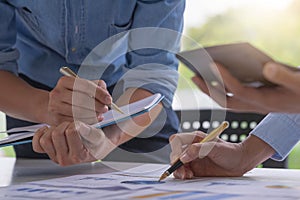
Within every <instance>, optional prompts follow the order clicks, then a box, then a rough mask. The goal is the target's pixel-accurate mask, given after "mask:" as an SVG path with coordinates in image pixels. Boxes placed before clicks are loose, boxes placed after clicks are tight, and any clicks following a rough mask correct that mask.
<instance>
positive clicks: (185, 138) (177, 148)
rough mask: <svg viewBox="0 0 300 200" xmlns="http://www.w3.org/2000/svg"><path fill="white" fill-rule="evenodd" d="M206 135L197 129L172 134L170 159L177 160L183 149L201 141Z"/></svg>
mask: <svg viewBox="0 0 300 200" xmlns="http://www.w3.org/2000/svg"><path fill="white" fill-rule="evenodd" d="M204 137H205V134H204V133H202V132H200V131H195V132H191V133H178V134H175V135H172V136H171V137H170V146H171V150H172V152H171V154H170V160H171V162H173V161H175V160H177V159H178V158H179V156H180V155H181V154H182V152H183V150H184V149H185V148H186V146H187V145H189V144H192V143H195V142H200V141H201V140H202V139H203V138H204Z"/></svg>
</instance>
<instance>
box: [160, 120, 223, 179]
mask: <svg viewBox="0 0 300 200" xmlns="http://www.w3.org/2000/svg"><path fill="white" fill-rule="evenodd" d="M228 125H229V124H228V122H222V124H221V125H220V126H218V127H217V128H216V129H214V130H212V131H211V132H210V133H209V134H208V135H206V137H205V138H204V139H203V140H201V141H200V142H199V143H200V144H203V143H205V142H209V141H212V140H213V139H215V138H217V137H218V136H219V135H220V134H221V133H222V132H223V131H224V130H225V129H226V128H228ZM182 165H184V163H183V162H182V161H181V160H180V158H178V159H177V161H176V162H175V163H174V164H173V165H172V166H171V167H170V168H169V169H167V170H166V171H165V172H164V173H163V174H162V175H161V176H160V178H159V180H158V181H161V180H163V179H165V178H167V177H168V176H170V175H171V174H172V173H173V172H174V171H175V170H176V169H178V168H179V167H181V166H182Z"/></svg>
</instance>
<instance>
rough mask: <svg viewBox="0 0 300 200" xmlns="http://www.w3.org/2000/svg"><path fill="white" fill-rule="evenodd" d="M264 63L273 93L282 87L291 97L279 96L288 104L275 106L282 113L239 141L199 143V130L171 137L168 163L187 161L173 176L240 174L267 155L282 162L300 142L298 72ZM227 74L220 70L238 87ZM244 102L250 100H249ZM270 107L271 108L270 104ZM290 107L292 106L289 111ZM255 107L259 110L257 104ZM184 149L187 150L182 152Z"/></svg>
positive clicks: (266, 157)
mask: <svg viewBox="0 0 300 200" xmlns="http://www.w3.org/2000/svg"><path fill="white" fill-rule="evenodd" d="M267 65H268V66H267V67H266V69H265V70H264V71H269V70H271V73H269V74H268V75H267V76H268V79H269V80H270V81H272V82H275V83H277V84H279V85H278V86H277V88H269V89H270V90H274V91H273V92H274V95H275V91H277V90H282V92H284V93H285V94H286V95H288V96H289V98H290V100H288V99H285V98H282V103H283V104H289V105H279V106H278V107H277V108H274V110H276V111H278V110H279V111H281V113H270V114H268V115H267V116H266V117H265V118H264V119H263V120H262V121H261V122H260V123H259V124H258V125H257V127H255V129H254V130H253V131H252V132H251V133H250V135H249V136H248V137H247V138H246V139H245V140H244V141H243V142H241V143H230V142H225V141H223V140H221V139H218V140H217V141H216V142H207V143H204V144H199V143H198V142H199V141H201V140H202V139H203V137H205V135H204V133H202V132H195V133H181V134H176V135H173V136H171V138H170V142H171V147H172V153H171V155H170V157H171V162H174V161H175V160H176V159H177V158H178V157H180V160H181V161H183V162H184V163H186V164H185V165H184V167H181V168H179V169H178V170H176V171H175V173H174V175H175V177H177V178H180V179H186V178H193V177H200V176H242V175H243V174H244V173H246V172H248V171H249V170H251V169H253V168H254V167H256V166H257V165H258V164H260V163H262V162H263V161H265V160H266V159H268V158H272V159H274V160H279V161H281V160H284V159H285V158H286V157H287V156H288V154H289V153H290V152H291V150H292V149H293V147H294V146H295V145H296V144H297V143H298V142H299V141H300V113H297V112H298V109H299V101H298V102H296V101H295V99H297V98H298V97H299V95H300V89H299V85H300V72H293V71H290V70H287V69H285V68H284V67H282V66H280V65H278V64H273V63H268V64H267ZM220 71H221V70H220ZM269 72H270V71H269ZM226 73H227V72H226V71H224V70H222V71H221V74H222V76H224V75H225V76H224V77H225V78H227V80H225V81H224V82H225V83H229V82H230V81H234V82H235V85H233V86H231V88H232V87H239V86H238V85H237V84H236V83H237V82H236V80H233V77H230V76H229V75H228V74H227V75H228V76H227V75H226ZM197 79H198V78H195V79H194V81H196V83H198V84H197V85H198V86H201V87H200V88H202V84H201V82H198V81H201V80H199V79H198V80H197ZM229 79H231V80H229ZM240 87H241V86H240ZM250 90H251V91H252V93H253V95H254V96H255V95H256V97H257V96H259V95H261V94H257V91H255V92H254V91H253V90H252V89H249V91H248V92H251V91H250ZM269 94H272V92H269ZM278 95H279V96H278V97H277V98H279V99H274V101H280V94H278ZM250 96H251V94H250ZM256 97H254V98H256ZM274 97H276V96H274ZM237 99H238V98H237ZM258 99H259V98H258ZM258 99H256V100H257V101H256V102H254V103H256V104H260V103H261V104H264V103H265V100H263V99H262V101H259V100H258ZM267 99H268V98H267ZM235 101H236V100H235ZM247 101H248V102H249V99H248V100H247ZM231 105H232V106H233V105H234V104H231ZM246 106H247V104H246V103H245V104H244V106H243V105H242V104H237V107H238V108H246ZM269 106H270V107H272V106H273V104H271V105H269ZM292 107H294V108H295V109H294V110H291V108H292ZM248 108H249V107H248ZM252 108H254V107H252ZM256 109H259V106H257V108H256ZM288 112H289V113H288ZM291 112H293V113H291ZM187 146H188V147H187ZM186 148H188V150H186V152H185V153H184V154H182V152H183V151H184V150H185V149H186Z"/></svg>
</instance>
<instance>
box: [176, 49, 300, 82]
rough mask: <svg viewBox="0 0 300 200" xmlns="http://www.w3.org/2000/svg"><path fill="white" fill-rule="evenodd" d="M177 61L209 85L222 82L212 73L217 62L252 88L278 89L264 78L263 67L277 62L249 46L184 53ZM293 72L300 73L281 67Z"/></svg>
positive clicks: (181, 53)
mask: <svg viewBox="0 0 300 200" xmlns="http://www.w3.org/2000/svg"><path fill="white" fill-rule="evenodd" d="M177 58H178V59H179V60H180V61H182V62H183V63H184V64H185V65H186V66H187V67H188V68H189V69H191V70H192V71H193V72H195V73H196V74H197V75H200V76H201V77H202V78H203V79H204V80H206V81H210V82H212V81H218V82H219V81H220V80H218V76H217V74H214V72H213V71H212V69H211V64H212V63H214V62H216V63H219V64H221V65H222V66H224V67H225V68H226V69H227V70H228V71H229V72H230V74H231V75H232V76H234V77H235V78H236V79H237V80H239V81H240V82H241V83H243V84H246V85H250V86H255V87H257V86H262V85H268V86H274V85H276V84H274V83H272V82H270V81H268V80H267V79H266V78H265V77H264V76H263V73H262V72H263V66H264V65H265V64H266V63H268V62H276V61H274V60H273V59H272V58H271V57H270V56H268V55H267V54H265V53H264V52H262V51H260V50H259V49H257V48H255V47H254V46H252V45H251V44H249V43H234V44H226V45H218V46H211V47H205V48H201V49H196V50H191V51H185V52H180V53H178V54H177ZM281 65H283V66H284V67H287V68H289V69H291V70H293V71H299V69H297V68H294V67H291V66H288V65H285V64H281Z"/></svg>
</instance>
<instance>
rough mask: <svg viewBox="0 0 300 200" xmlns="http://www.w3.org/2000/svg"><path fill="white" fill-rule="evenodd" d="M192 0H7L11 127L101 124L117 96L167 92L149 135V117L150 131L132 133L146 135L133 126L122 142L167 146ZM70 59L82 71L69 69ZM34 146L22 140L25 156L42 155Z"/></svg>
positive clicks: (1, 74)
mask: <svg viewBox="0 0 300 200" xmlns="http://www.w3.org/2000/svg"><path fill="white" fill-rule="evenodd" d="M184 7H185V1H184V0H159V1H157V0H103V1H81V0H75V1H71V0H64V1H61V0H54V1H49V2H48V1H47V2H45V1H39V0H34V1H23V0H5V1H4V0H1V1H0V22H1V23H0V79H1V82H2V84H0V110H1V111H3V112H5V113H6V114H7V128H8V129H10V128H12V127H18V126H25V125H30V124H31V123H46V124H49V125H54V126H58V125H60V124H61V123H62V122H65V121H68V122H71V121H74V120H79V121H82V122H85V123H87V124H93V123H95V122H98V121H101V120H102V119H103V117H102V114H103V113H105V112H106V111H107V110H108V107H107V106H106V105H108V104H110V103H111V102H112V97H113V99H114V100H118V99H119V100H118V101H117V102H118V103H119V104H120V105H123V104H127V103H129V102H133V101H136V100H139V99H142V98H145V97H147V96H149V95H151V94H153V93H161V94H162V95H164V96H165V98H164V100H163V104H162V105H163V107H164V109H163V111H162V112H161V114H159V116H158V119H159V120H158V121H159V122H160V123H161V124H159V126H160V127H159V128H156V130H155V131H154V133H155V134H154V135H153V134H152V135H150V136H149V135H148V133H152V132H153V131H152V130H153V128H155V126H156V125H155V123H154V124H153V127H152V125H151V126H149V127H148V125H149V124H147V125H145V120H146V121H147V119H144V118H143V117H141V119H138V120H140V121H139V122H140V123H141V124H143V125H145V127H144V129H146V130H145V132H146V134H145V135H144V137H141V138H135V139H132V140H130V139H131V138H132V137H134V136H136V135H138V133H131V134H132V135H130V137H126V139H124V140H123V139H122V138H121V139H120V141H119V144H123V143H124V142H126V141H128V140H130V141H128V142H127V143H124V144H123V145H122V148H123V149H125V150H126V151H130V152H152V151H156V150H157V149H160V148H162V147H163V146H165V145H166V144H167V143H168V137H169V136H170V135H171V134H172V133H174V132H176V131H177V128H178V119H177V116H176V115H175V113H174V112H173V111H172V108H171V103H172V98H173V94H174V91H175V89H176V84H177V79H178V74H177V67H178V62H177V60H176V59H175V56H174V52H176V51H178V48H179V39H180V33H181V31H182V26H183V12H184ZM131 30H132V32H130V31H131ZM135 30H137V31H135ZM162 30H165V31H162ZM172 31H173V32H172ZM159 45H160V46H159ZM62 66H68V67H70V68H71V69H73V70H74V71H75V72H76V73H78V74H79V77H81V78H79V79H76V80H75V79H74V78H72V77H62V75H61V74H60V73H59V68H60V67H62ZM76 83H77V84H76ZM95 83H96V84H95ZM74 84H75V85H74ZM76 85H77V86H78V87H75V86H76ZM110 94H112V97H111V96H110ZM73 95H77V96H76V98H73V97H74V96H73ZM162 115H163V116H162ZM161 116H162V118H160V117H161ZM104 132H105V130H104ZM106 132H110V134H111V133H115V135H120V134H121V133H122V130H120V129H118V128H117V127H109V128H107V131H106ZM118 132H119V133H120V134H116V133H118ZM116 137H117V136H116ZM51 143H53V141H49V144H50V146H51ZM31 149H32V147H31V145H18V146H15V150H16V154H17V156H18V157H39V156H40V155H38V154H35V153H34V152H33V151H32V150H31ZM42 157H46V156H45V155H43V156H42ZM154 160H156V161H158V160H166V159H165V158H163V156H162V157H161V158H155V159H154Z"/></svg>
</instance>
